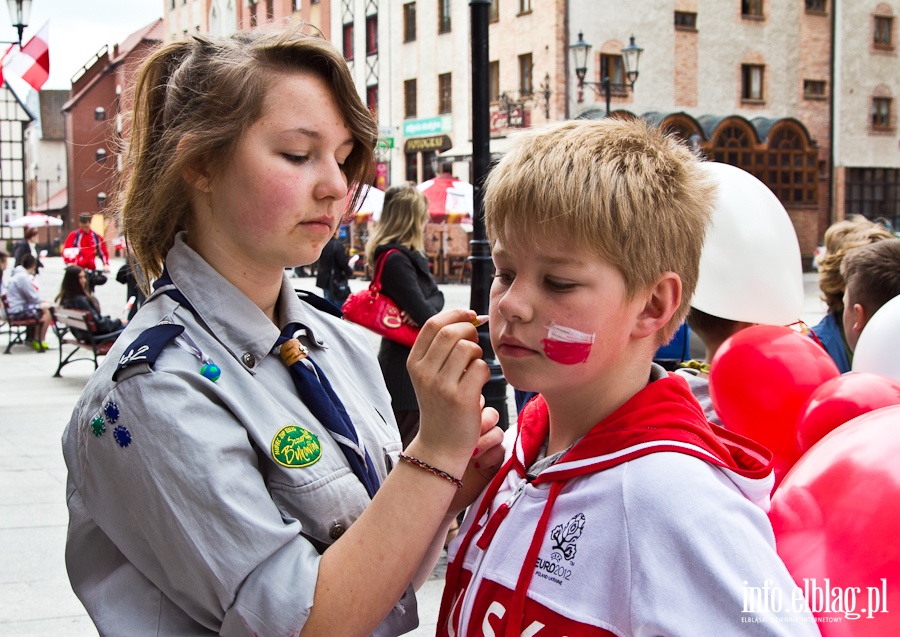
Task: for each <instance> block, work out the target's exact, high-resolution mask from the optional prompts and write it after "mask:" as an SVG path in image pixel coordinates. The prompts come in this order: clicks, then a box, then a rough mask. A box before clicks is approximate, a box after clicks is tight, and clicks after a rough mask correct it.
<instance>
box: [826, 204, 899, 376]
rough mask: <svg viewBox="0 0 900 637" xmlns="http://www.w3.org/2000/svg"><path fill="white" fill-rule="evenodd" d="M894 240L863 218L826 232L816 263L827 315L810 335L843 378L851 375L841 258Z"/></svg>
mask: <svg viewBox="0 0 900 637" xmlns="http://www.w3.org/2000/svg"><path fill="white" fill-rule="evenodd" d="M893 238H894V235H893V234H891V232H890V231H889V230H888V229H887V228H885V227H884V226H883V225H881V224H879V223H874V222H872V221H869V220H868V219H866V218H865V217H863V216H862V215H853V216H851V217H849V218H848V219H844V220H842V221H838V222H836V223H834V224H832V225H831V226H830V227H829V228H828V230H826V231H825V256H824V257H822V258H821V259H820V261H819V289H820V290H821V291H822V300H823V301H825V305H826V306H827V307H828V312H827V314H825V316H824V317H823V318H822V320H821V321H819V323H818V324H817V325H815V326H813V328H812V331H813V333H814V334H815V335H816V337H817V338H818V340H819V342H821V344H822V346H823V347H824V348H825V350H826V351H827V352H828V354H829V356H831V358H832V359H833V360H834V362H835V364H836V365H837V367H838V370H840V372H841V373H842V374H843V373H846V372H849V371H850V359H851V358H852V350H851V349H850V346H849V344H848V343H847V335H846V333H845V332H844V321H843V316H844V292H845V284H844V277H843V276H841V262H842V261H843V260H844V255H845V254H847V252H849V251H850V250H852V249H854V248H858V247H860V246H864V245H868V244H870V243H875V242H877V241H884V240H885V239H893Z"/></svg>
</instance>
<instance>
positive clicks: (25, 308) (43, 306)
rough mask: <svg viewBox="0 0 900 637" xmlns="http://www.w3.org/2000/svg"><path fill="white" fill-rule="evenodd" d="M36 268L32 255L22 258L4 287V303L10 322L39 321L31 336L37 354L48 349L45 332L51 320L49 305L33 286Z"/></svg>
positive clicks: (35, 261)
mask: <svg viewBox="0 0 900 637" xmlns="http://www.w3.org/2000/svg"><path fill="white" fill-rule="evenodd" d="M36 268H37V259H35V258H34V256H33V255H31V254H30V253H29V254H26V255H24V256H23V257H22V260H21V261H20V262H19V265H17V266H16V267H15V269H14V270H13V273H12V277H10V279H9V284H8V285H7V287H6V302H7V304H8V305H9V318H10V320H20V319H30V318H33V319H37V320H38V321H39V325H37V326H36V327H35V331H34V334H33V335H32V340H31V346H32V347H33V348H34V349H35V350H37V351H38V352H46V351H47V350H48V349H50V346H49V345H48V344H47V331H48V330H49V329H50V323H51V321H52V318H51V316H50V309H49V308H50V303H49V302H48V301H42V300H41V296H40V294H39V293H38V290H37V288H36V287H35V285H34V272H35V269H36Z"/></svg>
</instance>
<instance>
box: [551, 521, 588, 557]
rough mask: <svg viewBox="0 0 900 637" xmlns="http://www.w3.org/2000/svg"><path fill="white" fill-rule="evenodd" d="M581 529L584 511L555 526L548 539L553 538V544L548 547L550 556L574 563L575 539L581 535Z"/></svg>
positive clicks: (576, 549)
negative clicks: (550, 551)
mask: <svg viewBox="0 0 900 637" xmlns="http://www.w3.org/2000/svg"><path fill="white" fill-rule="evenodd" d="M583 531H584V513H579V514H578V515H575V516H573V517H572V519H571V520H569V521H568V522H566V523H565V524H558V525H557V526H555V527H554V528H553V532H552V533H550V539H551V540H553V546H551V547H550V548H551V550H552V551H553V552H552V553H551V554H550V557H551V558H552V559H554V560H556V561H557V562H558V561H560V560H561V559H563V558H565V559H566V560H568V561H569V562H570V563H572V564H575V562H574V560H575V553H577V552H578V547H577V546H576V545H575V540H577V539H578V538H580V537H581V533H582V532H583Z"/></svg>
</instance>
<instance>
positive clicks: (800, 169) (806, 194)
mask: <svg viewBox="0 0 900 637" xmlns="http://www.w3.org/2000/svg"><path fill="white" fill-rule="evenodd" d="M767 156H768V158H767V162H766V170H765V173H764V175H763V179H762V181H763V182H764V183H765V184H766V185H767V186H768V187H769V188H770V189H771V190H772V192H774V193H775V195H776V196H777V197H778V199H780V200H781V202H782V203H783V204H788V203H790V204H791V205H794V206H815V205H817V204H818V201H819V195H818V192H819V168H818V151H817V150H815V148H810V146H809V144H808V142H807V138H806V136H805V135H804V134H802V133H801V132H800V131H799V130H798V129H797V128H795V127H793V126H789V125H787V126H781V127H779V128H778V129H777V130H775V131H774V132H771V131H770V135H769V148H768V152H767Z"/></svg>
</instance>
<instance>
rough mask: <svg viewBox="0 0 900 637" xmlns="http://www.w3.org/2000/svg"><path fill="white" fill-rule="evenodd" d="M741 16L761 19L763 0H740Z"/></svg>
mask: <svg viewBox="0 0 900 637" xmlns="http://www.w3.org/2000/svg"><path fill="white" fill-rule="evenodd" d="M741 16H742V17H744V18H761V17H763V0H741Z"/></svg>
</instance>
